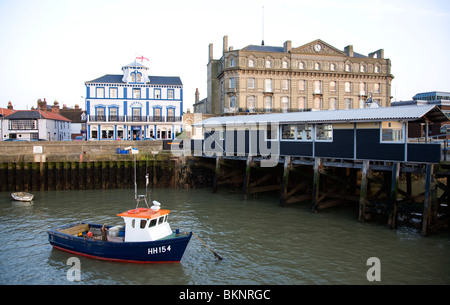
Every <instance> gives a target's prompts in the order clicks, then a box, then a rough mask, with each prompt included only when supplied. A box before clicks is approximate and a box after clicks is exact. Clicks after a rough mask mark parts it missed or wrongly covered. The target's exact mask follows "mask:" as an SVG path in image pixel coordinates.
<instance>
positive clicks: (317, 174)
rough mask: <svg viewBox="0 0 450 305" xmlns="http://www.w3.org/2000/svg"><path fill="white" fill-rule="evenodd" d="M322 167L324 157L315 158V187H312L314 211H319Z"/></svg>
mask: <svg viewBox="0 0 450 305" xmlns="http://www.w3.org/2000/svg"><path fill="white" fill-rule="evenodd" d="M321 168H322V159H321V158H315V160H314V179H313V189H312V192H313V193H312V201H311V210H312V211H313V212H317V211H318V204H319V184H320V169H321Z"/></svg>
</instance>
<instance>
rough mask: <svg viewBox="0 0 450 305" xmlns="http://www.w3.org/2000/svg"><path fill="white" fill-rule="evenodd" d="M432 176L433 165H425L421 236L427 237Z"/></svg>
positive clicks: (429, 220)
mask: <svg viewBox="0 0 450 305" xmlns="http://www.w3.org/2000/svg"><path fill="white" fill-rule="evenodd" d="M432 176H433V165H432V164H427V166H426V171H425V199H424V202H423V216H422V217H423V218H422V236H427V234H428V229H429V226H430V222H431V200H430V197H431V196H430V193H431V184H432V183H431V182H432V181H431V180H432Z"/></svg>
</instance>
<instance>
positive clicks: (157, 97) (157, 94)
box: [155, 89, 161, 100]
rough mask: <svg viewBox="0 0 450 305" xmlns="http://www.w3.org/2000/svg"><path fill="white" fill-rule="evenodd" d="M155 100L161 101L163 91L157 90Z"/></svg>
mask: <svg viewBox="0 0 450 305" xmlns="http://www.w3.org/2000/svg"><path fill="white" fill-rule="evenodd" d="M155 99H158V100H159V99H161V89H155Z"/></svg>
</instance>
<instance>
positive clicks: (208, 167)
mask: <svg viewBox="0 0 450 305" xmlns="http://www.w3.org/2000/svg"><path fill="white" fill-rule="evenodd" d="M36 146H38V148H36ZM130 146H131V147H133V148H137V149H138V151H139V153H138V154H136V155H134V154H118V153H117V149H118V148H120V149H122V150H123V149H124V148H125V147H130ZM135 157H136V163H135V162H134V159H135ZM135 167H136V180H137V184H138V187H139V188H144V187H145V175H146V174H148V176H149V187H151V188H159V187H171V188H199V187H208V186H212V183H213V182H212V181H213V179H214V162H211V160H208V159H206V160H205V159H203V158H197V157H184V156H174V155H173V154H172V153H171V152H170V151H164V150H163V141H98V142H97V141H95V142H94V141H92V142H91V141H87V142H86V141H80V142H2V143H0V191H2V192H14V191H53V190H95V189H116V188H134V173H135Z"/></svg>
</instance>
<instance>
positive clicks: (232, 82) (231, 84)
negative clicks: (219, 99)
mask: <svg viewBox="0 0 450 305" xmlns="http://www.w3.org/2000/svg"><path fill="white" fill-rule="evenodd" d="M234 88H236V79H235V78H234V77H233V78H230V89H234Z"/></svg>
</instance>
